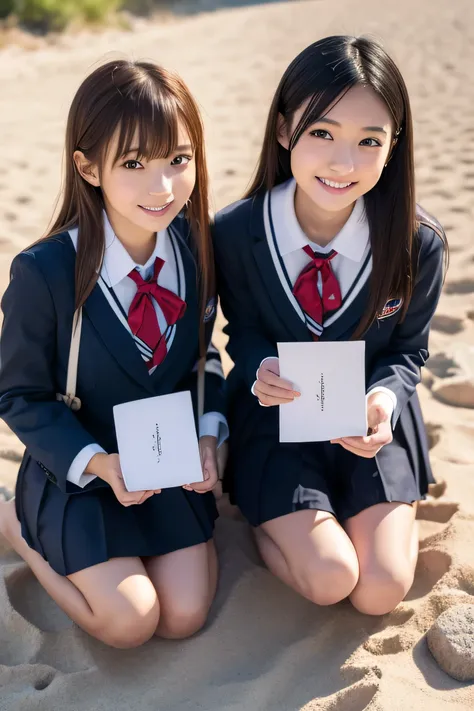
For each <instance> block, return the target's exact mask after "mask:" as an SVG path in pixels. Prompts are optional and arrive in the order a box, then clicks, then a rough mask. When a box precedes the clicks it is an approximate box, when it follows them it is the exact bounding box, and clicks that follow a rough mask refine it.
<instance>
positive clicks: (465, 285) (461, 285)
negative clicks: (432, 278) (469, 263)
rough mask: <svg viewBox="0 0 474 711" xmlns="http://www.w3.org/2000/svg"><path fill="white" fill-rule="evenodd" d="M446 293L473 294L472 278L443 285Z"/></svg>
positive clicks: (473, 284) (473, 283)
mask: <svg viewBox="0 0 474 711" xmlns="http://www.w3.org/2000/svg"><path fill="white" fill-rule="evenodd" d="M444 291H445V293H446V294H474V279H460V280H459V281H453V282H450V283H448V284H446V285H445V287H444Z"/></svg>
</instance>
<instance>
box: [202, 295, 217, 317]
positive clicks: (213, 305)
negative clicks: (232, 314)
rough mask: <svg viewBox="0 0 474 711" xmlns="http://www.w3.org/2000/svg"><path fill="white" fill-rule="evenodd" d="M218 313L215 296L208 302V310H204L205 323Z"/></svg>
mask: <svg viewBox="0 0 474 711" xmlns="http://www.w3.org/2000/svg"><path fill="white" fill-rule="evenodd" d="M215 313H216V300H215V298H214V297H212V299H209V301H208V302H207V306H206V310H205V311H204V323H207V322H208V321H210V320H211V318H212V317H213V316H214V314H215Z"/></svg>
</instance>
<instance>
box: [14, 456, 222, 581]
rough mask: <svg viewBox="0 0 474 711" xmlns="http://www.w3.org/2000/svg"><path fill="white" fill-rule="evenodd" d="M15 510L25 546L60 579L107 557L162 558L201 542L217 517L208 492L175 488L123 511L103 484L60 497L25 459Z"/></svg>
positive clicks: (28, 459)
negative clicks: (46, 562)
mask: <svg viewBox="0 0 474 711" xmlns="http://www.w3.org/2000/svg"><path fill="white" fill-rule="evenodd" d="M16 510H17V515H18V518H19V520H20V523H21V527H22V534H23V537H24V538H25V540H26V541H27V543H28V544H29V545H30V546H31V547H32V548H34V549H35V550H36V551H38V553H40V554H41V555H42V556H43V557H44V558H45V560H47V561H48V563H49V564H50V565H51V567H52V568H53V569H54V570H55V571H56V572H57V573H59V574H60V575H70V574H72V573H76V572H77V571H79V570H83V569H84V568H90V567H91V566H93V565H96V564H97V563H103V562H105V561H107V560H109V559H110V558H120V557H146V556H157V555H165V554H166V553H171V552H173V551H175V550H179V549H181V548H188V547H189V546H194V545H197V544H198V543H204V542H206V541H208V540H209V539H210V538H211V537H212V535H213V531H214V523H215V520H216V518H217V515H218V514H217V507H216V504H215V499H214V495H213V494H212V493H211V492H209V493H206V494H197V493H195V492H189V491H186V490H185V489H182V488H181V487H176V488H172V489H163V491H162V493H161V494H156V495H155V496H152V497H150V498H149V499H147V500H146V501H145V502H144V503H143V504H139V505H133V506H128V507H126V506H122V504H120V503H119V502H118V501H117V499H116V498H115V495H114V493H113V491H112V489H111V488H110V487H109V486H104V487H102V488H96V489H92V490H91V491H90V492H88V491H87V490H84V491H83V492H81V493H79V494H65V493H63V492H62V491H61V490H60V489H59V488H58V487H57V486H56V485H55V484H53V483H52V482H51V481H49V480H48V479H47V478H46V476H45V474H44V471H42V469H40V467H39V466H38V464H37V463H36V462H35V461H33V460H32V459H31V458H30V457H29V456H28V455H26V457H25V459H24V461H23V463H22V466H21V468H20V472H19V475H18V482H17V487H16Z"/></svg>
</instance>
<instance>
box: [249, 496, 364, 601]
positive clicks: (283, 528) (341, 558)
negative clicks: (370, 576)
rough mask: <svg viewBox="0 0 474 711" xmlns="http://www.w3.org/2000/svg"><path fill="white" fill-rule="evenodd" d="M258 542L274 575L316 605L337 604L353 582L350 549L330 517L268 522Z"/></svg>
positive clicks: (310, 513) (294, 516) (308, 514)
mask: <svg viewBox="0 0 474 711" xmlns="http://www.w3.org/2000/svg"><path fill="white" fill-rule="evenodd" d="M256 541H257V545H258V548H259V550H260V553H261V555H262V558H263V560H264V561H265V563H266V565H267V566H268V568H269V569H270V570H271V571H272V573H274V575H276V576H277V577H279V578H280V579H281V580H282V581H283V582H284V583H286V584H287V585H289V586H290V587H292V588H293V589H294V590H296V592H298V593H299V594H300V595H303V596H304V597H306V598H307V599H308V600H311V601H312V602H315V603H317V604H319V605H331V604H333V603H335V602H339V601H340V600H342V599H344V598H345V597H347V595H349V593H351V592H352V590H353V589H354V587H355V585H356V583H357V579H358V574H359V570H358V563H357V556H356V553H355V550H354V547H353V545H352V543H351V541H350V539H349V538H348V536H347V535H346V533H345V532H344V530H343V529H342V528H341V526H340V525H339V524H338V522H337V521H336V519H335V518H334V516H333V515H332V514H330V513H327V512H325V511H315V510H305V511H296V512H294V513H291V514H287V515H286V516H280V517H278V518H275V519H272V520H271V521H266V522H265V523H263V524H262V525H261V526H260V527H259V529H258V530H257V531H256Z"/></svg>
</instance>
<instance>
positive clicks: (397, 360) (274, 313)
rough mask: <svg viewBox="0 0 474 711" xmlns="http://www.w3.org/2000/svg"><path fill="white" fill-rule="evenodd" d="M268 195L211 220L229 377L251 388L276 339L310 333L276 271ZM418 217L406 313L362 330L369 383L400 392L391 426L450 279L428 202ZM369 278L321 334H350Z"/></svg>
mask: <svg viewBox="0 0 474 711" xmlns="http://www.w3.org/2000/svg"><path fill="white" fill-rule="evenodd" d="M264 197H265V196H264V195H259V196H257V197H254V198H247V199H245V200H241V201H239V202H236V203H234V204H233V205H230V206H229V207H227V208H225V209H224V210H222V211H221V212H219V213H218V214H217V216H216V219H215V224H214V228H213V239H214V251H215V258H216V269H217V280H218V292H219V296H220V300H221V306H222V310H223V313H224V316H225V318H226V319H227V321H228V325H227V326H226V327H225V329H224V331H225V333H227V334H228V336H229V342H228V345H227V351H228V353H229V355H230V357H231V358H232V360H233V361H234V363H235V366H234V369H233V371H232V373H231V375H230V378H229V380H230V385H229V388H230V389H231V390H232V391H234V390H235V389H237V390H239V389H240V388H242V387H245V388H248V390H250V388H251V386H252V384H253V383H254V382H255V378H256V371H257V369H258V367H259V365H260V363H261V361H262V360H263V359H264V358H266V357H268V356H277V355H278V353H277V347H276V344H277V342H279V341H281V342H285V341H311V340H312V336H311V333H310V331H309V329H308V328H307V326H306V324H305V322H304V321H303V320H302V319H301V318H300V316H299V315H298V313H297V312H296V310H295V309H294V308H293V306H292V304H291V302H290V300H289V299H288V297H287V295H286V293H285V290H284V288H283V286H282V283H281V282H280V279H279V277H278V274H277V272H276V269H275V266H274V263H273V260H272V256H271V254H270V250H269V247H268V242H267V239H266V235H265V226H264V214H263V205H264ZM418 217H419V219H420V228H419V230H418V234H417V239H418V246H419V255H418V267H419V268H418V273H417V276H416V282H415V287H414V290H413V295H412V298H411V301H410V305H409V307H408V311H407V314H406V316H405V319H404V320H403V322H400V313H401V312H400V311H397V312H395V313H394V314H393V315H391V316H389V317H386V318H384V319H380V320H377V321H376V322H375V323H374V324H373V325H372V326H371V327H370V329H369V330H368V331H367V333H366V334H365V335H364V336H363V339H364V340H365V342H366V383H367V390H369V389H370V388H372V387H374V386H384V387H386V388H390V390H392V391H393V392H394V393H395V394H396V396H397V406H396V408H395V411H394V413H393V416H392V425H393V427H395V425H396V423H397V421H398V419H399V417H400V413H401V412H402V410H403V408H404V407H405V405H406V404H407V402H408V401H409V399H410V398H411V397H412V395H413V394H414V392H415V388H416V386H417V384H418V383H419V382H420V368H421V366H423V365H424V363H425V362H426V360H427V358H428V355H429V354H428V335H429V328H430V321H431V318H432V317H433V314H434V312H435V309H436V306H437V303H438V299H439V296H440V293H441V289H442V285H443V279H444V243H443V235H444V233H443V230H442V227H441V225H439V223H438V222H437V221H436V220H435V219H434V218H432V217H431V216H430V215H428V213H426V212H425V211H424V210H422V208H418ZM369 282H370V279H368V280H367V282H366V283H365V285H364V287H363V288H362V289H361V291H360V292H359V294H358V295H357V297H356V298H355V299H354V301H353V303H352V304H351V305H350V307H348V308H347V309H346V311H345V312H344V313H342V314H341V316H340V317H339V319H337V320H336V321H334V322H333V323H332V324H331V325H330V326H329V327H327V328H325V329H324V331H323V334H322V336H321V340H323V341H337V340H349V339H350V338H351V336H352V334H353V333H354V331H355V329H356V327H357V325H358V324H359V321H360V319H361V317H362V316H363V314H364V311H365V308H366V305H367V298H368V293H369Z"/></svg>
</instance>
